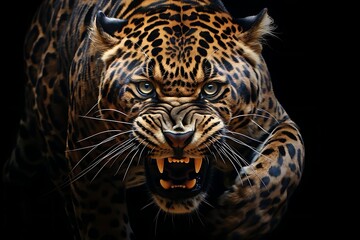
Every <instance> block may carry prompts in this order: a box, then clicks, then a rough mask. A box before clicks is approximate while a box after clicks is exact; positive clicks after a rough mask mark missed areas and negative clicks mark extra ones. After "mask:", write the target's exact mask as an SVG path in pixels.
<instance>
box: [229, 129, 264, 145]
mask: <svg viewBox="0 0 360 240" xmlns="http://www.w3.org/2000/svg"><path fill="white" fill-rule="evenodd" d="M226 131H227V132H228V133H230V134H233V135H239V136H242V137H245V138H247V139H250V140H252V141H254V142H258V143H262V141H260V140H258V139H256V138H252V137H249V136H248V135H246V134H243V133H238V132H234V131H230V130H229V129H226Z"/></svg>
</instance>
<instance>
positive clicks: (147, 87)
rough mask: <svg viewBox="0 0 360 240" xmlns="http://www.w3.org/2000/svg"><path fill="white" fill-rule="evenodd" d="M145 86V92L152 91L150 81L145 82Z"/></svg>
mask: <svg viewBox="0 0 360 240" xmlns="http://www.w3.org/2000/svg"><path fill="white" fill-rule="evenodd" d="M143 88H144V91H145V92H148V91H151V85H150V84H149V83H144V84H143Z"/></svg>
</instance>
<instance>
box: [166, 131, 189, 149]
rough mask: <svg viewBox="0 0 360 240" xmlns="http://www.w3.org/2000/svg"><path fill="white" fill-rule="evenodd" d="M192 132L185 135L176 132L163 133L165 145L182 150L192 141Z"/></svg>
mask: <svg viewBox="0 0 360 240" xmlns="http://www.w3.org/2000/svg"><path fill="white" fill-rule="evenodd" d="M193 136H194V131H189V132H185V133H178V132H164V137H165V140H166V141H167V143H168V144H169V145H170V146H171V147H172V148H174V149H183V148H184V147H186V146H187V145H188V144H189V143H190V142H191V140H192V138H193Z"/></svg>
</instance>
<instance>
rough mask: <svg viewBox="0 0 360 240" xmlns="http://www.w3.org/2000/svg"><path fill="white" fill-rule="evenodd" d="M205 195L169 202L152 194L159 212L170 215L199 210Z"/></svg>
mask: <svg viewBox="0 0 360 240" xmlns="http://www.w3.org/2000/svg"><path fill="white" fill-rule="evenodd" d="M205 197H206V193H200V194H198V195H197V196H195V197H192V198H188V199H183V200H170V199H167V198H163V197H161V196H159V195H156V194H153V199H154V202H155V203H156V204H157V205H158V206H159V208H160V209H161V210H163V211H164V212H167V213H171V214H189V213H192V212H193V211H195V210H196V209H198V208H199V206H200V204H201V203H202V201H203V200H204V199H205Z"/></svg>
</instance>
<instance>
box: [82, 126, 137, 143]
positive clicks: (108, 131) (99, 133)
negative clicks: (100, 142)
mask: <svg viewBox="0 0 360 240" xmlns="http://www.w3.org/2000/svg"><path fill="white" fill-rule="evenodd" d="M132 131H133V130H128V131H125V132H122V130H117V129H116V130H115V129H113V130H106V131H101V132H98V133H95V134H93V135H91V136H88V137H86V138H83V139H80V140H78V142H83V141H85V140H88V139H90V138H93V137H96V136H98V135H101V134H105V133H111V132H121V133H122V134H126V133H131V132H132ZM122 134H121V135H122Z"/></svg>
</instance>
